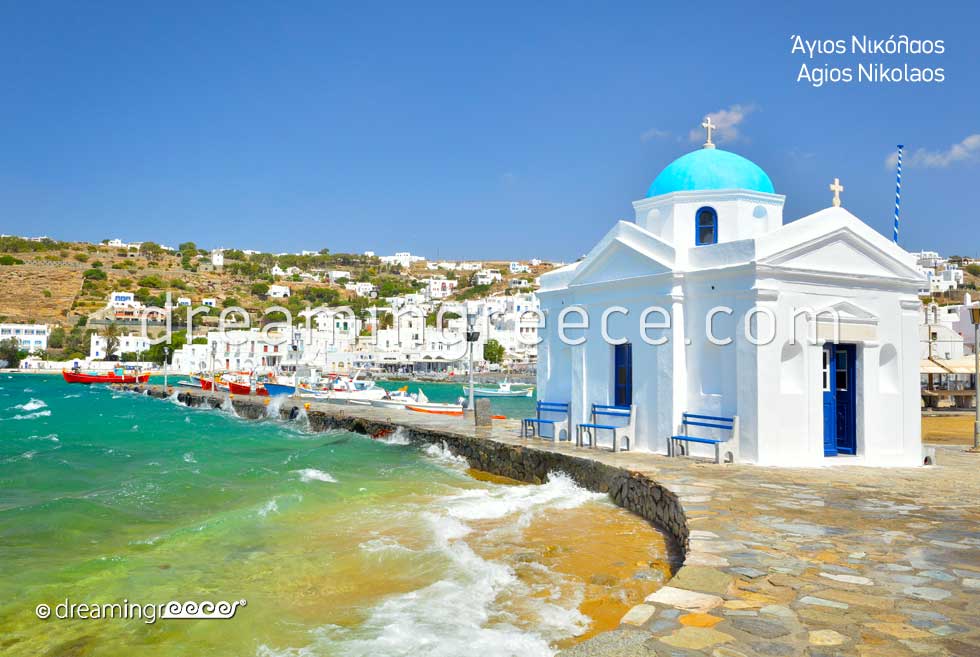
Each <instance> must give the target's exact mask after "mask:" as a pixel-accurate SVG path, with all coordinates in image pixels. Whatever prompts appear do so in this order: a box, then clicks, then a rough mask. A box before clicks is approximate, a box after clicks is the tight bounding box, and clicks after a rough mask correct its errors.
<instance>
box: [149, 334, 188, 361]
mask: <svg viewBox="0 0 980 657" xmlns="http://www.w3.org/2000/svg"><path fill="white" fill-rule="evenodd" d="M185 344H187V331H174V332H173V333H172V334H171V335H170V343H169V344H167V343H166V342H161V343H160V344H153V345H150V348H149V349H147V350H146V354H145V355H144V358H146V360H148V361H151V362H154V363H156V364H157V365H163V360H164V353H163V349H164V347H168V348H169V349H170V355H169V356H168V357H167V363H168V364H170V363H173V362H174V352H175V351H177V350H178V349H180V348H181V347H183V346H184V345H185Z"/></svg>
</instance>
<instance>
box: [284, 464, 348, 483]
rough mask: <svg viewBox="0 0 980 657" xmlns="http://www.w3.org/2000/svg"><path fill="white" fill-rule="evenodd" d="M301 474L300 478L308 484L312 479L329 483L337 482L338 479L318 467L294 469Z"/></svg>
mask: <svg viewBox="0 0 980 657" xmlns="http://www.w3.org/2000/svg"><path fill="white" fill-rule="evenodd" d="M293 472H295V473H296V474H298V475H299V480H300V481H302V482H303V483H304V484H308V483H310V482H311V481H322V482H325V483H328V484H335V483H337V480H336V479H334V478H333V477H331V476H330V474H328V473H326V472H324V471H323V470H317V469H316V468H303V469H302V470H293Z"/></svg>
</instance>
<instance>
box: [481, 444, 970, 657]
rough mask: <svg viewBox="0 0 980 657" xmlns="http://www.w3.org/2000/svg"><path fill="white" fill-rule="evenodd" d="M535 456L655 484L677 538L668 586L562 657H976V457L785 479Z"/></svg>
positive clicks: (741, 468) (708, 468) (800, 473)
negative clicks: (676, 512) (600, 465)
mask: <svg viewBox="0 0 980 657" xmlns="http://www.w3.org/2000/svg"><path fill="white" fill-rule="evenodd" d="M494 433H495V434H497V435H496V436H495V437H496V438H497V439H503V440H506V441H507V442H520V439H516V440H515V439H513V438H510V437H506V438H505V437H503V436H501V435H500V433H499V432H496V431H495V432H494ZM530 442H531V444H534V443H537V442H538V441H530ZM545 448H546V449H547V448H553V449H561V451H565V450H570V451H575V452H576V453H577V455H578V453H579V452H582V451H585V452H591V453H592V454H593V455H594V458H597V459H599V460H601V461H603V462H605V463H609V464H611V465H618V466H621V467H623V468H626V469H629V470H633V471H638V472H642V473H644V474H646V475H648V476H650V477H651V478H653V479H656V480H657V482H658V483H660V484H662V485H664V486H666V487H667V488H669V489H671V490H673V491H674V492H675V493H677V494H678V495H679V496H680V497H681V501H682V503H683V506H684V509H685V512H686V514H687V519H688V526H689V527H690V529H691V542H690V551H689V552H688V555H687V558H686V560H685V563H684V566H683V567H682V568H681V569H680V570H679V571H678V572H677V574H676V575H675V577H674V578H673V579H672V580H671V581H669V582H667V584H666V586H664V587H663V588H661V589H660V590H658V591H656V592H655V593H653V594H652V595H651V596H649V597H648V598H647V600H646V602H645V603H643V604H641V605H639V606H637V607H634V608H633V609H632V610H631V611H630V612H629V613H628V614H627V615H626V616H625V617H624V618H623V620H622V625H621V629H620V630H618V631H616V632H610V633H607V634H606V635H600V636H599V637H597V638H595V639H593V640H591V641H589V642H586V643H583V644H580V645H579V646H576V647H575V648H572V649H570V650H566V651H565V652H563V653H562V655H563V657H585V656H593V655H595V656H600V655H601V656H605V657H613V656H620V655H622V656H623V657H627V656H628V657H641V656H651V655H657V656H660V657H665V656H670V657H687V656H690V655H711V656H712V657H740V656H744V657H754V656H778V657H790V656H795V655H804V656H808V657H831V656H834V657H836V656H842V657H850V656H852V655H853V656H855V657H903V656H911V655H933V656H937V657H939V656H943V655H956V656H959V657H980V627H978V626H980V476H978V475H980V454H969V453H966V452H964V451H963V449H962V448H943V449H940V450H939V454H938V461H939V465H937V466H933V467H928V468H909V469H874V468H866V467H850V466H841V467H838V468H830V467H828V468H810V469H785V468H761V467H756V466H747V465H734V466H733V465H716V464H714V463H705V462H700V461H692V460H689V459H668V458H666V457H662V456H656V455H645V454H629V453H625V454H624V453H620V454H612V453H609V452H597V451H594V450H576V449H575V448H569V447H562V448H556V447H552V446H551V445H547V446H546V447H545ZM627 558H628V557H627Z"/></svg>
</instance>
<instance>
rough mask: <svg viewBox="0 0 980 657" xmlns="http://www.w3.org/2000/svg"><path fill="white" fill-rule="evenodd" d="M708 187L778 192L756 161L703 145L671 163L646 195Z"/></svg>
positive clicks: (697, 189)
mask: <svg viewBox="0 0 980 657" xmlns="http://www.w3.org/2000/svg"><path fill="white" fill-rule="evenodd" d="M709 189H749V190H752V191H755V192H766V193H769V194H772V193H774V192H775V188H773V186H772V181H771V180H769V176H768V175H766V172H765V171H763V170H762V168H761V167H759V165H757V164H756V163H755V162H752V161H751V160H748V159H746V158H744V157H742V156H741V155H736V154H735V153H731V152H729V151H723V150H719V149H717V148H702V149H700V150H696V151H694V152H692V153H688V154H687V155H682V156H681V157H679V158H677V159H676V160H674V161H673V162H671V163H670V164H668V165H667V168H665V169H664V170H663V171H661V172H660V175H659V176H657V178H656V180H654V181H653V184H652V185H650V189H649V190H648V191H647V197H650V196H660V195H661V194H670V193H671V192H690V191H702V190H709Z"/></svg>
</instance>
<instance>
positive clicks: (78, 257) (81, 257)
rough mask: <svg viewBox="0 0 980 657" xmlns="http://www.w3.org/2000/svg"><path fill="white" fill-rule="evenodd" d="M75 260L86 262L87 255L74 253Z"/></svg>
mask: <svg viewBox="0 0 980 657" xmlns="http://www.w3.org/2000/svg"><path fill="white" fill-rule="evenodd" d="M75 260H78V261H79V262H88V254H87V253H76V254H75Z"/></svg>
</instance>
